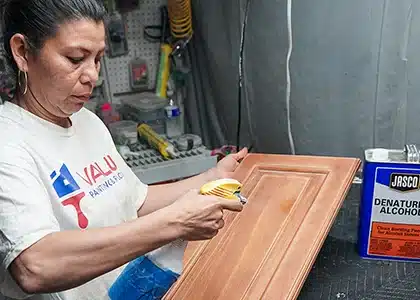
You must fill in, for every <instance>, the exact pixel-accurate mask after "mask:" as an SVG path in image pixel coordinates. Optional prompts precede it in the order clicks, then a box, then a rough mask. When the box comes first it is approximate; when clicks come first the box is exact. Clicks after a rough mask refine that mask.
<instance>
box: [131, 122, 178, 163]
mask: <svg viewBox="0 0 420 300" xmlns="http://www.w3.org/2000/svg"><path fill="white" fill-rule="evenodd" d="M137 131H138V133H139V135H140V137H141V138H143V139H145V140H146V141H147V142H148V144H149V145H150V146H151V147H153V148H155V149H156V150H157V151H159V153H160V154H161V155H162V156H163V158H165V159H170V158H175V157H176V153H175V148H174V146H173V145H172V144H171V143H170V142H169V141H167V140H166V139H164V138H163V137H161V136H160V135H159V134H157V133H156V131H154V130H153V129H152V128H151V127H150V126H149V125H147V124H144V123H143V124H141V125H139V126H138V127H137Z"/></svg>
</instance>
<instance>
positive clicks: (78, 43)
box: [25, 19, 105, 118]
mask: <svg viewBox="0 0 420 300" xmlns="http://www.w3.org/2000/svg"><path fill="white" fill-rule="evenodd" d="M104 50H105V28H104V24H103V23H102V22H99V23H97V22H94V21H91V20H84V19H83V20H77V21H71V22H68V23H64V24H62V25H60V27H59V29H58V31H57V34H56V35H55V36H54V37H53V38H51V39H48V40H47V41H46V42H45V44H44V46H43V48H42V49H41V50H40V51H39V52H38V53H36V54H35V55H32V54H31V53H30V52H27V53H26V56H25V62H26V64H27V66H26V68H25V70H26V71H27V74H28V83H29V85H28V87H29V90H28V92H27V94H26V95H25V96H26V97H33V96H34V97H35V98H36V100H37V101H38V102H39V104H40V105H41V106H42V108H43V109H44V110H46V113H49V114H51V115H53V116H55V117H58V118H67V117H69V116H70V115H72V114H73V113H75V112H77V111H79V110H80V109H81V108H82V107H83V105H84V104H85V103H86V102H87V101H88V100H89V97H90V95H91V93H92V90H93V88H94V86H95V84H96V81H97V80H98V75H99V69H100V60H101V58H102V56H103V54H104ZM31 92H32V93H31ZM32 94H33V95H32Z"/></svg>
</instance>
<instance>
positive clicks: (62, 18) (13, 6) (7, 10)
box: [2, 0, 106, 74]
mask: <svg viewBox="0 0 420 300" xmlns="http://www.w3.org/2000/svg"><path fill="white" fill-rule="evenodd" d="M2 2H3V24H2V28H3V39H4V41H3V43H4V50H5V52H6V59H7V60H8V63H9V64H10V66H11V67H12V68H13V71H14V73H15V74H16V73H17V71H18V69H17V65H16V62H15V61H14V59H13V56H12V51H11V49H10V39H11V38H12V36H13V35H15V34H16V33H20V34H22V35H24V36H25V38H26V42H27V44H28V46H29V49H30V51H34V53H36V52H37V51H39V50H40V49H41V48H42V47H43V45H44V43H45V41H46V40H48V39H49V38H52V37H54V36H55V34H56V32H57V29H58V26H59V25H60V24H63V23H65V22H67V21H73V20H80V19H90V20H93V21H96V22H100V21H103V20H104V18H105V15H106V10H105V7H104V4H103V0H102V1H101V0H5V1H2Z"/></svg>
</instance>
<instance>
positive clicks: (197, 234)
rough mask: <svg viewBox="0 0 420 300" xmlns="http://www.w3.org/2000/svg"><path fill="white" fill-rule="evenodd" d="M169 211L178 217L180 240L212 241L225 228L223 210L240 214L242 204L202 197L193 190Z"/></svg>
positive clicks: (176, 218) (177, 224) (176, 219)
mask: <svg viewBox="0 0 420 300" xmlns="http://www.w3.org/2000/svg"><path fill="white" fill-rule="evenodd" d="M169 209H171V212H172V213H173V214H175V216H176V217H175V222H176V226H177V227H178V228H179V230H180V238H182V239H184V240H188V241H195V240H206V239H211V238H213V237H214V236H215V235H217V233H218V232H219V230H220V229H221V228H223V226H224V220H223V210H224V209H227V210H230V211H235V212H240V211H242V204H241V203H240V202H239V201H232V200H226V199H222V198H219V197H215V196H204V195H200V194H199V192H198V191H197V190H191V191H189V192H188V193H186V194H185V195H184V196H182V197H181V198H180V199H179V200H177V201H175V202H174V203H173V204H172V205H171V206H170V207H169Z"/></svg>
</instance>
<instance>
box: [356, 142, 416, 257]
mask: <svg viewBox="0 0 420 300" xmlns="http://www.w3.org/2000/svg"><path fill="white" fill-rule="evenodd" d="M419 158H420V155H419V151H418V149H417V147H416V146H415V145H406V146H405V149H404V150H391V149H368V150H366V151H365V157H364V166H363V183H362V189H361V203H360V219H359V234H358V251H359V255H360V256H361V257H362V258H368V259H380V260H403V261H415V262H420V163H419V161H420V159H419Z"/></svg>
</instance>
